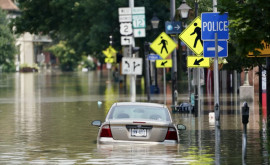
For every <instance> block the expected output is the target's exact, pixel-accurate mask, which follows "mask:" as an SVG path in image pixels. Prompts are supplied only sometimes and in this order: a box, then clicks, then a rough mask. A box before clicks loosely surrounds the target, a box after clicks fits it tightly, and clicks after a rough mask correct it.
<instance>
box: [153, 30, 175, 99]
mask: <svg viewBox="0 0 270 165" xmlns="http://www.w3.org/2000/svg"><path fill="white" fill-rule="evenodd" d="M150 47H151V49H152V50H154V51H155V52H156V53H157V54H159V55H160V57H161V58H162V59H163V60H156V67H157V68H163V83H164V104H166V70H165V68H169V67H172V66H173V64H172V59H166V58H167V57H168V55H169V54H170V53H171V52H172V51H173V50H174V49H175V48H176V47H177V44H176V43H175V42H174V40H172V39H171V38H170V37H169V36H168V35H167V34H166V33H165V32H162V33H161V34H160V35H159V36H158V37H157V38H156V39H155V41H154V42H153V43H152V44H151V45H150Z"/></svg>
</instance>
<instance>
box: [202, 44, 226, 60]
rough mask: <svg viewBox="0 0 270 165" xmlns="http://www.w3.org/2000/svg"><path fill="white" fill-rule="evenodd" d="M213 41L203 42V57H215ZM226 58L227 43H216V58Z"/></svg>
mask: <svg viewBox="0 0 270 165" xmlns="http://www.w3.org/2000/svg"><path fill="white" fill-rule="evenodd" d="M215 50H216V49H215V41H203V56H204V57H215ZM227 56H228V42H227V41H218V57H227Z"/></svg>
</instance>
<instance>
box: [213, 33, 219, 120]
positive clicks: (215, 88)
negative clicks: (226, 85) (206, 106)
mask: <svg viewBox="0 0 270 165" xmlns="http://www.w3.org/2000/svg"><path fill="white" fill-rule="evenodd" d="M214 93H215V117H216V122H219V116H220V112H219V75H218V35H217V33H215V58H214Z"/></svg>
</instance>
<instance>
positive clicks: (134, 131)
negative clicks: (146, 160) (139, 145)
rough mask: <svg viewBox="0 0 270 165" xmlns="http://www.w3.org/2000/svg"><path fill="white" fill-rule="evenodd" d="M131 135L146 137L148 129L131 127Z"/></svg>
mask: <svg viewBox="0 0 270 165" xmlns="http://www.w3.org/2000/svg"><path fill="white" fill-rule="evenodd" d="M131 136H135V137H146V136H147V131H146V129H131Z"/></svg>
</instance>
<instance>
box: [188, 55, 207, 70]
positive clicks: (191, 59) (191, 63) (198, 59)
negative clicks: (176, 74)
mask: <svg viewBox="0 0 270 165" xmlns="http://www.w3.org/2000/svg"><path fill="white" fill-rule="evenodd" d="M187 67H189V68H198V67H200V68H209V67H210V58H207V57H203V56H187Z"/></svg>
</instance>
